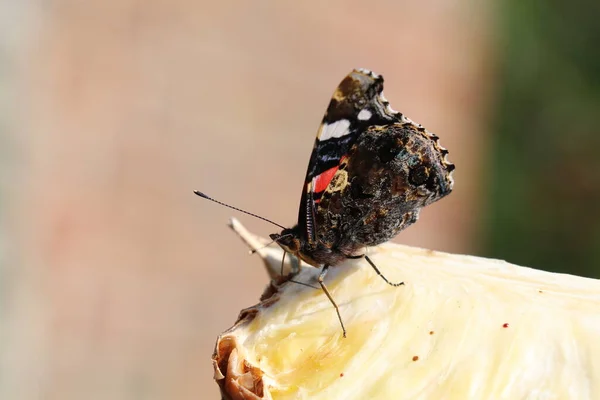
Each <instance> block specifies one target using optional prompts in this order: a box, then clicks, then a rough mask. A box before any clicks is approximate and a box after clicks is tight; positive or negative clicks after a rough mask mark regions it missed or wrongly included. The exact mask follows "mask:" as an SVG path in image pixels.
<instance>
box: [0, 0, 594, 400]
mask: <svg viewBox="0 0 600 400" xmlns="http://www.w3.org/2000/svg"><path fill="white" fill-rule="evenodd" d="M598 20H600V3H599V2H591V1H585V0H575V1H571V2H561V1H552V0H551V1H546V2H521V1H517V0H502V1H499V2H485V1H484V2H476V1H473V0H457V1H443V0H434V1H432V2H418V1H407V2H400V1H396V2H392V1H384V0H381V1H375V2H365V1H338V0H335V1H329V2H320V1H314V0H311V1H304V2H293V3H290V2H285V3H284V2H276V1H255V2H232V1H223V2H204V1H189V0H175V1H172V0H171V1H167V0H145V1H139V0H119V1H115V0H105V1H96V2H91V1H87V2H81V1H73V0H23V1H18V2H17V1H10V0H0V166H1V169H0V398H2V399H25V400H29V399H42V398H43V399H61V400H62V399H216V398H218V390H217V386H216V385H215V384H214V383H213V382H212V366H211V361H210V357H211V354H212V350H213V345H214V341H215V338H216V336H217V335H218V334H219V333H220V332H222V331H223V330H225V329H226V328H228V327H229V326H230V325H231V324H232V323H233V322H234V321H235V319H236V316H237V314H238V312H239V310H240V309H242V308H245V307H248V306H250V305H252V304H254V303H256V301H257V300H258V297H259V295H260V293H261V292H262V290H263V288H264V286H265V284H266V283H267V275H266V272H264V271H263V269H262V266H261V262H260V260H259V259H257V257H250V256H249V255H248V252H247V249H246V247H245V246H244V245H243V244H242V243H241V242H240V241H239V240H238V239H237V238H236V237H235V235H234V234H233V233H232V232H231V231H230V230H229V229H228V228H227V227H226V223H227V221H228V218H229V217H230V216H231V215H233V211H231V210H228V209H225V208H222V207H218V206H216V205H215V204H211V203H209V202H206V201H204V200H201V199H200V198H198V197H196V196H194V195H193V194H192V190H193V189H201V190H202V191H204V192H206V193H208V194H210V195H212V196H214V197H216V198H218V199H220V200H223V201H226V202H230V203H232V204H234V205H236V206H239V207H242V208H246V209H248V210H250V211H253V212H255V213H258V214H260V215H263V216H265V217H268V218H271V219H273V220H275V221H277V222H280V223H282V224H285V225H290V226H291V225H293V224H294V223H295V219H296V216H297V208H298V203H299V199H300V190H301V186H302V182H303V179H304V175H305V171H306V165H307V162H308V158H309V155H310V151H311V149H312V145H313V141H314V135H315V133H316V129H317V126H318V124H319V122H320V120H321V118H322V115H323V112H324V110H325V107H326V105H327V104H328V102H329V98H330V96H331V94H332V93H333V90H334V89H335V87H336V86H337V84H338V82H339V81H340V80H341V79H342V78H343V77H344V76H345V75H346V74H347V73H348V72H350V70H351V69H352V68H354V67H364V68H369V69H372V70H373V71H375V72H377V73H380V74H383V75H384V76H385V78H386V88H385V94H386V97H387V98H388V100H390V102H391V104H392V106H393V108H395V109H397V110H399V111H402V112H403V113H405V114H406V115H407V116H409V117H410V118H412V119H413V120H415V121H417V122H419V123H421V124H423V125H424V126H425V127H427V128H428V129H429V130H430V131H432V132H435V133H436V134H438V135H439V136H440V137H441V143H442V144H443V145H444V146H445V147H447V148H448V149H449V150H450V157H449V158H450V160H452V161H453V162H454V163H455V164H456V166H457V169H456V172H455V174H454V177H455V181H456V184H455V190H454V192H453V193H452V195H450V196H449V197H447V198H445V199H443V200H442V201H440V202H438V203H436V204H433V205H431V206H429V207H427V208H426V209H425V210H424V211H423V212H422V213H421V219H420V221H419V223H417V224H416V225H415V226H413V227H411V228H410V229H408V230H406V231H405V232H403V233H402V234H400V235H399V236H398V237H397V238H396V239H395V241H396V242H399V243H406V244H410V245H415V246H421V247H426V248H432V249H437V250H443V251H449V252H457V253H469V254H475V255H481V256H487V257H496V258H502V259H506V260H508V261H510V262H513V263H517V264H521V265H526V266H531V267H535V268H540V269H547V270H551V271H559V272H565V273H572V274H578V275H584V276H590V277H596V278H598V277H600V207H599V204H600V157H599V156H598V149H599V148H600V135H599V133H600V132H599V130H600V128H599V126H600V52H599V51H598V43H600V25H599V24H598V23H597V21H598ZM236 216H237V217H238V218H240V219H241V220H242V222H243V223H244V224H246V225H247V226H248V227H249V228H250V229H251V230H252V231H254V232H256V233H258V234H261V235H263V236H266V235H268V234H269V233H272V232H274V231H275V230H274V229H273V227H272V226H270V225H268V224H266V223H263V222H261V221H257V220H253V219H251V218H250V217H246V216H242V215H236Z"/></svg>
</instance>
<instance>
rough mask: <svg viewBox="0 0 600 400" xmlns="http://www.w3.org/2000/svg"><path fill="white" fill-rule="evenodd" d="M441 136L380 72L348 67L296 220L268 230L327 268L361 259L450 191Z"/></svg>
mask: <svg viewBox="0 0 600 400" xmlns="http://www.w3.org/2000/svg"><path fill="white" fill-rule="evenodd" d="M447 154H448V150H446V149H445V148H443V147H442V146H440V144H439V138H438V137H437V136H436V135H434V134H432V133H430V132H429V131H427V130H426V129H425V128H423V127H422V126H421V125H420V124H416V123H414V122H413V121H411V120H410V119H408V118H407V117H405V116H404V115H403V114H401V113H399V112H397V111H394V110H392V108H391V107H390V105H389V102H388V101H387V100H386V99H385V97H384V96H383V77H382V76H381V75H378V74H375V73H373V72H371V71H369V70H366V69H356V70H353V71H352V72H351V73H350V74H348V75H347V76H346V77H345V78H344V79H343V80H342V81H341V83H340V84H339V85H338V87H337V89H336V90H335V92H334V93H333V96H332V98H331V101H330V102H329V106H328V107H327V111H326V112H325V116H324V117H323V120H322V122H321V125H320V126H319V130H318V132H317V138H316V140H315V144H314V147H313V151H312V154H311V156H310V161H309V163H308V170H307V172H306V178H305V180H304V185H303V190H302V197H301V199H300V209H299V212H298V223H297V224H296V225H295V226H294V227H292V228H289V229H288V228H284V229H283V230H282V231H281V232H280V233H275V234H271V235H270V237H271V239H272V240H274V241H275V242H277V243H278V244H279V246H281V247H282V248H283V250H284V251H285V252H287V253H290V254H292V255H294V256H296V257H298V258H299V259H300V260H302V261H304V262H305V263H307V264H309V265H311V266H314V267H320V268H321V272H320V274H319V276H318V282H319V284H320V286H321V288H322V289H323V292H325V294H326V295H327V297H328V298H329V300H330V301H331V303H332V304H333V306H334V308H335V311H336V313H337V316H338V319H339V321H340V324H341V326H342V332H343V335H344V337H346V328H345V326H344V322H343V320H342V317H341V314H340V311H339V307H338V306H337V304H336V302H335V300H334V299H333V297H332V296H331V293H330V292H329V290H328V289H327V286H326V285H325V283H324V279H325V276H326V274H327V271H328V270H329V269H330V268H331V267H336V266H338V265H340V264H342V263H343V262H344V261H346V260H348V259H357V258H363V257H364V258H365V260H366V261H367V262H368V263H369V264H370V265H371V267H372V268H373V269H374V270H375V272H376V273H377V274H378V275H379V276H380V277H381V278H383V280H385V282H387V283H388V284H390V285H392V286H400V285H402V284H403V282H400V283H392V282H390V281H389V280H388V279H387V278H386V277H385V276H384V275H383V274H382V273H381V272H380V270H379V269H378V268H377V266H376V265H375V264H374V263H373V262H372V260H371V259H370V258H369V257H368V256H367V255H366V253H365V251H366V248H367V247H371V246H376V245H378V244H381V243H384V242H386V241H388V240H390V239H392V238H393V237H394V236H396V235H397V234H398V233H399V232H400V231H401V230H403V229H405V228H407V227H408V226H410V225H412V224H413V223H415V222H416V221H417V218H418V216H419V211H420V210H421V208H423V207H424V206H426V205H428V204H431V203H433V202H435V201H437V200H439V199H441V198H442V197H444V196H446V195H448V194H449V193H450V192H451V191H452V188H453V184H454V181H453V178H452V171H453V170H454V169H455V167H454V164H452V163H450V162H449V161H448V160H447V159H446V155H447Z"/></svg>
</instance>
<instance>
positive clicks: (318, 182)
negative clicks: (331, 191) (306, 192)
mask: <svg viewBox="0 0 600 400" xmlns="http://www.w3.org/2000/svg"><path fill="white" fill-rule="evenodd" d="M339 168H340V166H339V165H336V166H335V167H333V168H329V169H328V170H327V171H325V172H322V173H321V174H320V175H318V176H317V177H316V178H315V183H314V186H313V192H314V193H319V192H322V191H324V190H325V189H327V186H329V182H331V180H332V179H333V176H334V175H335V173H336V172H337V170H338V169H339Z"/></svg>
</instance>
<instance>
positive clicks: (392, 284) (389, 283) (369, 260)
mask: <svg viewBox="0 0 600 400" xmlns="http://www.w3.org/2000/svg"><path fill="white" fill-rule="evenodd" d="M364 257H365V260H367V262H368V263H369V264H371V267H373V269H374V270H375V272H377V275H379V276H380V277H381V279H383V280H384V281H385V282H386V283H387V284H388V285H390V286H402V285H404V282H398V283H394V282H390V281H388V280H387V278H386V277H385V276H384V275H383V274H382V273H381V271H379V268H377V267H376V266H375V264H373V261H371V259H370V258H369V256H367V255H366V254H365V255H364Z"/></svg>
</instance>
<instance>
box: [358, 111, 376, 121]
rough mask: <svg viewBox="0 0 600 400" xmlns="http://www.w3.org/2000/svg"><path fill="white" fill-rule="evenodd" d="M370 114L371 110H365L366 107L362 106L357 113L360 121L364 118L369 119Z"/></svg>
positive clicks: (364, 119)
mask: <svg viewBox="0 0 600 400" xmlns="http://www.w3.org/2000/svg"><path fill="white" fill-rule="evenodd" d="M372 116H373V114H371V111H369V110H367V109H366V108H363V109H362V110H360V112H359V113H358V119H359V120H361V121H366V120H368V119H370V118H371V117H372Z"/></svg>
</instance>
